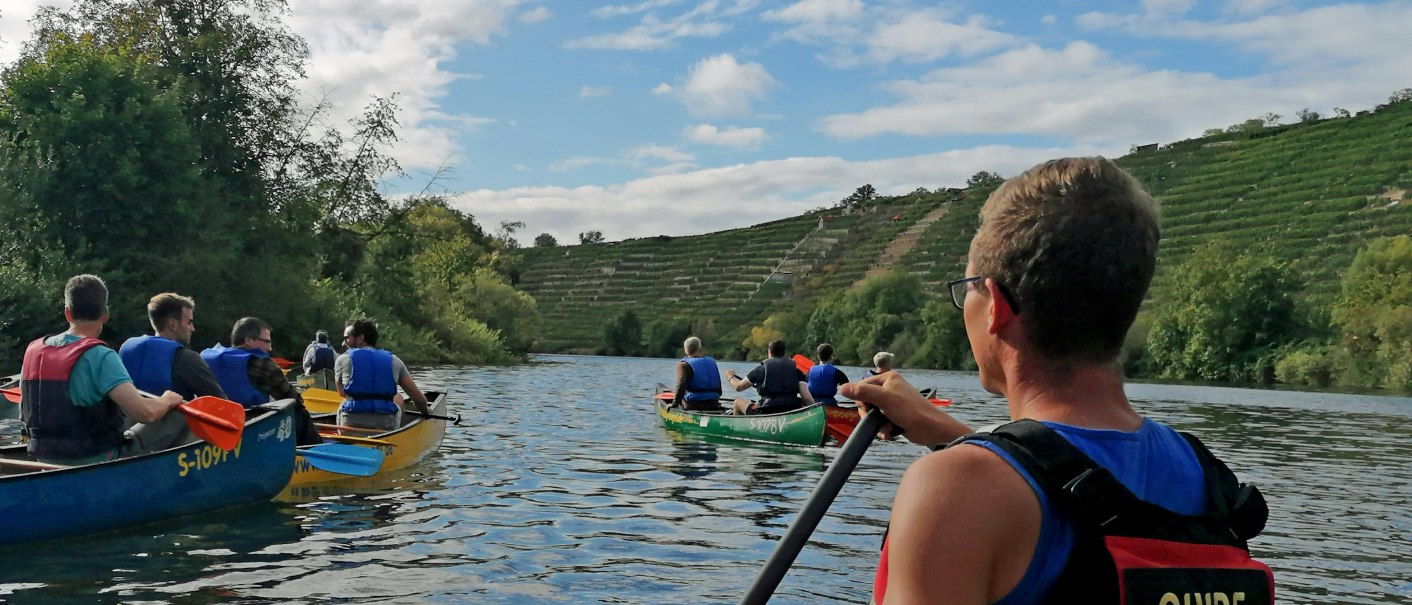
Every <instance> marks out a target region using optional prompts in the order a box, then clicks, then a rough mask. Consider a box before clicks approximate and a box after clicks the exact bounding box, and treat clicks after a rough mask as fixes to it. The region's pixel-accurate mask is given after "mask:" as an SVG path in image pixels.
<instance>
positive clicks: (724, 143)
mask: <svg viewBox="0 0 1412 605" xmlns="http://www.w3.org/2000/svg"><path fill="white" fill-rule="evenodd" d="M682 136H683V137H685V138H686V140H688V141H691V142H692V143H699V144H702V145H716V146H719V147H735V148H741V149H749V148H755V147H759V146H760V144H761V143H763V142H765V141H766V140H767V139H769V138H770V137H769V135H767V134H765V129H763V128H737V127H734V126H728V127H726V128H717V127H716V126H713V125H711V124H696V125H694V126H687V127H686V130H685V131H683V132H682Z"/></svg>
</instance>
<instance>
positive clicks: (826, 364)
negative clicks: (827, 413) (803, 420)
mask: <svg viewBox="0 0 1412 605" xmlns="http://www.w3.org/2000/svg"><path fill="white" fill-rule="evenodd" d="M816 354H817V355H818V359H819V361H818V363H816V364H814V367H812V368H809V376H808V380H807V382H808V383H809V395H811V396H813V397H814V401H817V402H819V403H822V404H824V405H838V399H837V397H836V395H838V385H841V384H848V376H846V375H844V373H843V370H840V369H838V368H836V367H834V365H833V345H831V344H829V343H827V342H826V343H824V344H821V345H819V348H818V349H817V351H816Z"/></svg>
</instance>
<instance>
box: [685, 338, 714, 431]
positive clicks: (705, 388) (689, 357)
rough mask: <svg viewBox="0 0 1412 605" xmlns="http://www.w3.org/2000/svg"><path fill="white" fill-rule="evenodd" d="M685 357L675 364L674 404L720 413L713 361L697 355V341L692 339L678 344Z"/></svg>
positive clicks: (701, 354) (699, 340)
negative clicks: (675, 385)
mask: <svg viewBox="0 0 1412 605" xmlns="http://www.w3.org/2000/svg"><path fill="white" fill-rule="evenodd" d="M681 346H682V350H684V351H686V357H683V358H682V359H681V361H679V362H677V388H676V394H677V396H676V401H675V402H674V403H676V404H678V405H680V406H681V407H682V409H686V410H693V411H700V412H720V411H723V408H722V407H721V369H720V368H719V367H717V366H716V360H715V359H712V358H711V357H710V356H709V355H706V354H705V353H702V352H701V339H700V338H697V337H695V336H692V337H690V338H688V339H686V340H685V341H683V342H682V345H681Z"/></svg>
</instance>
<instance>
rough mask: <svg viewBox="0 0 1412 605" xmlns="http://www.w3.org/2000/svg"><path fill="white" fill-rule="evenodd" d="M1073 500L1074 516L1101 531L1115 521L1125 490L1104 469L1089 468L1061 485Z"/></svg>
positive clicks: (1126, 491) (1128, 493)
mask: <svg viewBox="0 0 1412 605" xmlns="http://www.w3.org/2000/svg"><path fill="white" fill-rule="evenodd" d="M1064 491H1065V492H1066V493H1068V494H1069V496H1070V497H1071V499H1072V501H1073V502H1072V503H1073V504H1074V506H1073V512H1074V514H1075V515H1076V516H1078V517H1080V518H1082V519H1083V520H1084V521H1086V522H1088V523H1091V524H1093V525H1094V526H1095V527H1103V526H1105V525H1108V524H1109V523H1112V522H1113V521H1114V520H1116V519H1117V518H1118V511H1119V509H1120V507H1121V504H1120V503H1121V502H1122V501H1123V500H1124V499H1125V496H1129V495H1130V492H1128V488H1126V487H1123V484H1122V483H1120V482H1119V481H1118V480H1117V478H1115V477H1113V474H1112V473H1110V472H1108V469H1105V468H1089V469H1087V470H1085V471H1084V472H1082V473H1079V475H1078V476H1077V477H1074V478H1073V479H1070V480H1069V482H1068V483H1065V484H1064Z"/></svg>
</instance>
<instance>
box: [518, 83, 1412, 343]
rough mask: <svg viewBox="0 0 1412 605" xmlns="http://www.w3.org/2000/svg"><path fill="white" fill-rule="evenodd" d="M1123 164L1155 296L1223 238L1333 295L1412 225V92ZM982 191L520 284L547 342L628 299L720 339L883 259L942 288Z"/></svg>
mask: <svg viewBox="0 0 1412 605" xmlns="http://www.w3.org/2000/svg"><path fill="white" fill-rule="evenodd" d="M1118 163H1119V164H1120V165H1122V166H1123V167H1124V168H1126V169H1127V170H1129V171H1130V172H1132V173H1133V175H1134V176H1136V177H1137V178H1138V179H1139V180H1141V181H1142V182H1143V184H1144V185H1146V186H1147V187H1148V189H1149V191H1151V192H1152V193H1153V194H1154V195H1155V196H1157V198H1158V200H1159V201H1160V202H1161V203H1162V229H1163V234H1162V235H1163V241H1162V248H1161V251H1160V255H1159V268H1158V271H1159V272H1158V276H1157V280H1156V282H1155V283H1154V286H1153V292H1152V296H1153V297H1160V296H1162V294H1163V292H1164V291H1165V290H1166V289H1167V285H1166V284H1165V283H1164V282H1163V275H1164V269H1165V268H1168V267H1174V266H1176V265H1177V264H1179V263H1181V262H1182V260H1183V259H1185V258H1186V256H1187V255H1188V254H1189V253H1190V252H1191V251H1192V250H1194V249H1195V248H1196V247H1198V246H1199V245H1201V244H1203V243H1205V242H1208V241H1212V240H1216V239H1220V240H1226V241H1230V242H1232V243H1234V244H1236V245H1238V246H1241V247H1242V248H1247V249H1254V250H1262V251H1267V252H1269V253H1271V254H1273V255H1274V256H1276V257H1278V258H1283V259H1287V260H1288V261H1289V262H1291V263H1293V265H1294V267H1295V268H1296V269H1297V270H1298V273H1299V274H1300V275H1302V276H1304V277H1305V279H1306V280H1307V289H1306V292H1305V295H1306V296H1307V297H1308V298H1309V299H1310V300H1311V301H1312V302H1314V303H1316V304H1323V303H1327V302H1328V301H1330V300H1331V299H1332V297H1333V296H1334V295H1336V294H1337V288H1338V276H1339V274H1340V273H1341V272H1342V270H1343V269H1344V268H1345V267H1347V266H1348V264H1349V262H1350V261H1351V260H1352V258H1353V255H1354V253H1356V252H1357V250H1358V249H1359V248H1360V247H1362V246H1363V245H1364V244H1365V243H1366V242H1367V241H1369V240H1370V239H1373V238H1375V237H1379V236H1383V235H1397V234H1405V233H1412V196H1409V195H1408V194H1407V193H1405V191H1407V190H1409V189H1412V103H1401V104H1397V105H1393V106H1388V107H1383V108H1381V109H1379V110H1378V111H1376V112H1371V113H1368V114H1366V115H1361V116H1358V117H1355V118H1344V119H1334V120H1325V121H1322V122H1318V123H1314V124H1299V125H1291V126H1281V127H1276V128H1269V129H1264V130H1261V131H1258V132H1256V133H1253V134H1245V133H1231V134H1223V135H1219V136H1215V137H1208V138H1202V139H1194V140H1190V141H1181V142H1177V143H1173V144H1170V145H1165V146H1160V147H1159V148H1158V149H1156V150H1151V151H1144V152H1138V153H1134V154H1130V155H1127V156H1124V157H1122V158H1120V159H1119V160H1118ZM983 197H984V196H983V195H970V196H967V195H966V194H965V192H962V191H959V190H949V191H947V192H945V193H930V194H924V195H910V196H905V197H901V198H884V199H882V200H879V201H877V202H874V203H873V204H872V205H870V206H868V207H867V208H865V209H864V211H862V212H860V213H855V214H848V215H843V214H840V215H836V216H832V218H831V219H829V220H822V221H821V220H820V219H821V215H820V214H818V213H810V214H805V215H802V216H799V217H794V218H789V219H784V220H780V221H774V222H770V223H765V224H761V225H756V226H754V227H749V228H745V229H734V230H730V231H722V232H718V233H711V234H706V235H698V236H691V237H678V238H667V237H659V238H647V239H637V240H628V241H623V242H615V243H610V244H593V245H583V246H567V247H552V248H534V249H530V250H526V264H525V267H526V268H525V270H524V272H523V273H522V276H521V281H520V283H519V286H520V287H521V288H522V289H524V290H525V291H527V292H529V293H530V294H531V295H533V296H534V297H535V298H536V299H537V300H538V301H539V304H540V309H541V311H542V312H543V314H544V318H545V325H544V336H543V337H542V338H541V340H540V342H539V344H538V345H537V349H538V350H541V351H566V350H581V351H587V350H592V348H593V347H594V346H595V345H596V344H597V343H598V342H599V340H600V339H601V335H602V332H603V326H604V325H605V324H606V323H607V322H608V321H609V320H610V319H611V318H612V317H614V316H615V315H617V314H618V313H619V312H620V311H621V310H622V309H626V308H631V309H633V310H635V311H636V312H637V313H638V315H639V316H640V317H641V319H642V321H643V323H644V324H650V323H651V322H652V321H655V320H657V319H664V318H690V319H698V318H700V319H714V320H715V323H716V326H717V328H718V331H719V332H720V333H721V334H722V341H723V342H724V343H732V342H737V341H739V340H740V338H742V337H743V336H744V335H745V333H746V332H747V331H748V330H749V328H750V326H753V325H756V324H758V323H759V322H760V321H761V320H763V319H764V317H765V316H767V315H768V314H769V312H771V311H772V310H776V309H777V308H778V307H777V305H779V304H788V305H791V306H793V307H794V308H798V309H801V312H808V309H809V305H811V304H812V302H813V301H815V300H817V299H818V298H819V297H821V296H824V295H827V294H831V293H833V292H836V291H838V290H840V289H844V288H847V287H849V286H851V285H852V284H853V283H855V282H856V281H857V280H859V279H861V278H862V277H863V276H864V275H865V274H866V273H867V271H868V270H869V268H872V267H874V266H880V265H887V266H899V267H902V268H903V269H905V270H907V271H910V272H912V273H914V274H917V275H918V276H920V277H921V278H922V279H923V281H924V282H925V283H926V284H927V286H928V287H929V288H930V289H933V290H936V291H939V290H940V285H941V283H943V282H944V281H946V280H948V279H952V278H954V277H957V276H959V275H961V273H962V271H963V269H964V267H965V254H966V249H967V247H968V246H969V244H970V239H971V235H972V234H973V233H974V232H975V227H976V214H977V211H978V210H979V207H980V204H981V203H982V202H983V201H984V199H983ZM943 204H945V205H948V206H949V207H948V208H947V209H946V212H944V213H939V214H940V216H939V217H934V218H936V221H935V222H934V223H932V224H930V225H929V226H926V227H925V229H922V228H921V226H920V225H918V228H917V229H912V230H911V232H910V233H908V229H909V227H912V226H913V225H915V224H917V223H918V221H919V220H921V219H922V217H924V216H926V215H927V214H928V213H929V212H932V211H933V210H935V209H937V208H938V207H939V206H940V205H943ZM830 212H833V211H830ZM899 237H902V238H913V239H915V240H916V241H915V245H913V247H912V248H911V249H910V251H908V252H907V253H906V254H905V255H903V256H901V258H894V257H893V256H892V255H887V254H884V251H885V249H886V248H887V246H888V244H889V243H891V242H893V241H894V239H898V238H899ZM905 247H906V246H899V248H905ZM786 272H787V273H786ZM772 276H773V277H772ZM785 276H788V279H787V280H786V279H785ZM1231 287H1240V285H1239V284H1232V285H1231Z"/></svg>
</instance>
